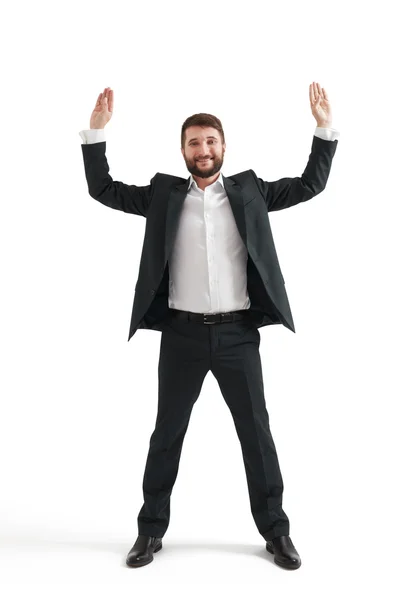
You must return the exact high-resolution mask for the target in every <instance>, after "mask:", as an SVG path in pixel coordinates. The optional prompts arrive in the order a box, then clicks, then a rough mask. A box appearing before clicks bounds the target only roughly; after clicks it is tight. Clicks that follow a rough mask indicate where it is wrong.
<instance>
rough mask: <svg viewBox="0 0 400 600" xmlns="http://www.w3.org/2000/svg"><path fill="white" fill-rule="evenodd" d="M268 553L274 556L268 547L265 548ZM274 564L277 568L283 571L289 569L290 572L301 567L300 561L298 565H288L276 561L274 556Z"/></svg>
mask: <svg viewBox="0 0 400 600" xmlns="http://www.w3.org/2000/svg"><path fill="white" fill-rule="evenodd" d="M266 548H267V550H268V552H269V553H270V554H275V553H274V551H273V550H272V548H270V547H269V546H268V545H267V546H266ZM274 563H275V564H276V565H278V566H279V567H282V568H283V569H290V570H294V569H298V568H299V567H301V561H300V562H299V563H298V564H294V565H293V564H290V563H281V562H279V560H276V556H274Z"/></svg>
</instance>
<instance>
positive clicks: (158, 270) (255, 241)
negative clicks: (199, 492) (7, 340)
mask: <svg viewBox="0 0 400 600" xmlns="http://www.w3.org/2000/svg"><path fill="white" fill-rule="evenodd" d="M336 147H337V140H335V141H327V140H324V139H321V138H319V137H317V136H314V137H313V141H312V148H311V154H310V156H309V160H308V163H307V166H306V168H305V171H304V173H303V175H302V177H296V178H283V179H280V180H278V181H275V182H267V181H263V180H262V179H260V178H258V177H257V176H256V174H255V173H254V171H252V170H248V171H244V172H242V173H238V174H236V175H232V176H230V177H223V183H224V187H225V190H226V194H227V196H228V198H229V202H230V205H231V209H232V213H233V216H234V219H235V222H236V226H237V230H238V232H239V235H240V238H241V240H242V242H243V244H244V245H245V247H246V248H247V251H248V261H247V273H246V274H247V289H248V294H249V297H250V300H251V305H250V307H249V310H247V311H246V313H247V315H246V316H247V318H246V319H244V320H238V321H232V322H221V323H217V324H215V325H210V326H209V325H207V324H206V323H204V322H201V321H198V322H195V321H185V320H182V319H180V318H179V317H181V316H182V315H180V314H179V311H178V313H176V312H175V311H174V310H172V309H171V308H170V307H169V304H168V295H169V294H168V292H169V267H170V265H169V258H170V256H171V251H172V249H173V245H174V241H175V236H176V231H177V226H178V221H179V216H180V214H181V211H182V207H183V203H184V201H185V198H186V194H187V189H188V180H184V179H182V178H180V177H174V176H171V175H166V174H162V173H156V175H155V176H154V177H153V178H152V180H151V182H150V185H147V186H134V185H130V186H128V185H126V184H123V183H122V182H113V180H112V179H111V177H110V176H109V174H108V170H109V169H108V164H107V160H106V157H105V142H99V143H96V144H88V145H82V151H83V158H84V165H85V173H86V178H87V182H88V189H89V194H90V195H91V196H92V197H93V198H95V199H96V200H98V201H99V202H101V203H102V204H104V205H106V206H109V207H111V208H114V209H117V210H122V211H124V212H128V213H133V214H137V215H142V216H144V217H146V219H147V224H146V232H145V239H144V244H143V253H142V257H141V262H140V268H139V278H138V281H137V285H136V289H135V298H134V303H133V308H132V316H131V323H130V330H129V336H128V341H129V340H130V338H131V337H132V336H133V335H134V333H135V332H136V330H137V329H138V328H142V329H155V330H159V331H161V332H162V338H161V345H160V362H159V401H158V414H157V420H156V427H155V430H154V432H153V434H152V437H151V440H150V448H149V454H148V458H147V463H146V469H145V475H144V481H143V491H144V499H145V502H144V504H143V506H142V509H141V511H140V513H139V515H138V526H139V533H140V534H143V535H148V536H154V537H157V538H162V537H163V535H164V534H165V532H166V530H167V528H168V525H169V517H170V494H171V492H172V488H173V485H174V482H175V479H176V475H177V471H178V465H179V458H180V453H181V449H182V444H183V439H184V436H185V433H186V430H187V426H188V423H189V419H190V414H191V410H192V408H193V405H194V402H195V401H196V399H197V398H198V396H199V393H200V390H201V386H202V383H203V381H204V377H205V375H206V374H207V372H208V371H209V370H211V371H212V372H213V374H214V375H215V377H216V378H217V381H218V384H219V386H220V389H221V392H222V394H223V396H224V399H225V401H226V402H227V404H228V406H229V409H230V410H231V414H232V417H233V420H234V424H235V427H236V430H237V433H238V437H239V440H240V443H241V447H242V452H243V458H244V463H245V469H246V477H247V483H248V488H249V495H250V502H251V510H252V514H253V518H254V520H255V523H256V526H257V528H258V530H259V532H260V533H261V535H262V536H263V537H264V539H266V540H272V539H274V538H275V537H276V536H281V535H288V534H289V520H288V518H287V515H286V514H285V513H284V511H283V509H282V492H283V482H282V476H281V472H280V469H279V463H278V459H277V455H276V449H275V446H274V442H273V439H272V436H271V432H270V429H269V418H268V413H267V410H266V407H265V399H264V390H263V382H262V370H261V361H260V356H259V343H260V334H259V331H258V328H259V327H263V326H265V325H271V324H278V323H281V324H283V325H284V326H285V327H287V328H288V329H290V330H291V331H293V332H295V328H294V323H293V318H292V314H291V310H290V306H289V302H288V298H287V294H286V290H285V281H284V278H283V275H282V273H281V269H280V266H279V262H278V257H277V254H276V250H275V246H274V242H273V237H272V232H271V228H270V224H269V218H268V213H269V212H270V211H274V210H282V209H284V208H289V207H290V206H294V205H296V204H298V203H300V202H304V201H307V200H309V199H310V198H313V197H314V196H316V195H317V194H319V193H320V192H321V191H322V190H323V189H324V188H325V185H326V182H327V180H328V177H329V172H330V168H331V164H332V159H333V156H334V154H335V152H336ZM243 312H244V311H242V313H243ZM190 316H191V315H190ZM236 317H237V318H238V319H239V318H241V317H243V314H240V311H237V313H236V315H235V318H236ZM232 318H233V317H232Z"/></svg>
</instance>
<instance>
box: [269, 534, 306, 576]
mask: <svg viewBox="0 0 400 600" xmlns="http://www.w3.org/2000/svg"><path fill="white" fill-rule="evenodd" d="M267 550H268V552H270V553H271V554H274V555H275V556H274V563H275V564H277V565H279V566H280V567H283V568H284V569H298V568H299V567H300V565H301V560H300V556H299V553H298V552H297V550H296V548H295V547H294V546H293V542H292V540H291V539H290V537H289V536H288V535H280V536H278V537H276V538H274V539H273V540H271V541H268V542H267Z"/></svg>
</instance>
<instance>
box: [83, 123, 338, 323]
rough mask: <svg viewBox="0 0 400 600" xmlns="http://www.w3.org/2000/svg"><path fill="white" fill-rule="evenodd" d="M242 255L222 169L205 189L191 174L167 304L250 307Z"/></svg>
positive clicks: (327, 133)
mask: <svg viewBox="0 0 400 600" xmlns="http://www.w3.org/2000/svg"><path fill="white" fill-rule="evenodd" d="M79 135H80V136H81V138H82V140H83V143H86V144H94V143H97V142H103V141H105V133H104V129H84V130H82V131H80V132H79ZM314 135H316V136H317V137H319V138H322V139H325V140H328V141H334V140H336V139H338V137H339V135H340V133H339V132H338V130H336V129H332V128H325V127H316V129H315V134H314ZM247 256H248V254H247V248H246V246H245V245H244V243H243V240H242V238H241V237H240V234H239V231H238V229H237V226H236V221H235V218H234V216H233V213H232V209H231V205H230V202H229V198H228V196H227V195H226V192H225V187H224V183H223V179H222V173H221V172H220V175H219V177H218V179H217V180H216V181H214V183H212V184H211V185H208V186H207V187H206V189H205V190H204V191H203V190H201V189H200V188H199V187H198V185H197V183H196V182H195V180H194V179H193V176H192V175H190V180H189V185H188V192H187V196H186V198H185V201H184V203H183V208H182V212H181V217H180V220H179V224H178V229H177V233H176V238H175V244H174V247H173V249H172V252H171V255H170V258H169V297H168V305H169V307H170V308H175V309H178V310H187V311H190V312H195V313H205V314H214V313H221V312H223V313H225V312H230V311H235V310H242V309H247V308H249V307H250V298H249V295H248V292H247V270H246V269H247Z"/></svg>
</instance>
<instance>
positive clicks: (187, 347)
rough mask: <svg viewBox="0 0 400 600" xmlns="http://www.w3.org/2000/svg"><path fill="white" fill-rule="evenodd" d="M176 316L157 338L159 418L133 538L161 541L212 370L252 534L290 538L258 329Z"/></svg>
mask: <svg viewBox="0 0 400 600" xmlns="http://www.w3.org/2000/svg"><path fill="white" fill-rule="evenodd" d="M173 315H174V311H171V316H170V317H168V319H167V320H166V321H165V324H164V325H163V331H162V334H161V344H160V357H159V366H158V378H159V384H158V385H159V387H158V413H157V419H156V425H155V429H154V431H153V434H152V436H151V438H150V447H149V453H148V457H147V462H146V467H145V473H144V478H143V497H144V504H143V506H142V508H141V510H140V512H139V515H138V519H137V521H138V533H139V534H143V535H149V536H154V537H158V538H162V537H163V536H164V534H165V532H166V531H167V528H168V525H169V520H170V496H171V492H172V488H173V486H174V483H175V480H176V477H177V474H178V467H179V460H180V455H181V450H182V444H183V440H184V437H185V434H186V430H187V428H188V425H189V419H190V415H191V412H192V408H193V405H194V403H195V402H196V400H197V398H198V397H199V394H200V391H201V388H202V385H203V381H204V378H205V376H206V374H207V373H208V371H210V370H211V371H212V373H213V375H214V376H215V378H216V379H217V381H218V384H219V387H220V389H221V392H222V395H223V397H224V400H225V402H226V403H227V405H228V407H229V409H230V411H231V414H232V417H233V421H234V425H235V428H236V432H237V435H238V438H239V441H240V444H241V448H242V455H243V461H244V466H245V472H246V479H247V486H248V491H249V496H250V507H251V513H252V515H253V518H254V521H255V523H256V526H257V529H258V531H259V532H260V534H261V535H262V537H263V538H264V539H265V540H267V541H268V540H272V539H273V538H274V537H277V536H280V535H289V520H288V517H287V516H286V514H285V512H284V511H283V508H282V493H283V481H282V475H281V471H280V468H279V463H278V457H277V453H276V448H275V444H274V441H273V439H272V435H271V431H270V428H269V416H268V412H267V409H266V406H265V399H264V385H263V378H262V368H261V360H260V353H259V347H260V333H259V331H258V328H257V326H256V325H255V324H254V322H252V321H251V320H249V319H245V320H243V321H235V322H230V323H217V324H210V325H208V324H204V323H196V322H193V321H182V320H180V319H177V318H175V317H174V316H173ZM227 501H228V499H227Z"/></svg>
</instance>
